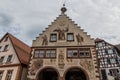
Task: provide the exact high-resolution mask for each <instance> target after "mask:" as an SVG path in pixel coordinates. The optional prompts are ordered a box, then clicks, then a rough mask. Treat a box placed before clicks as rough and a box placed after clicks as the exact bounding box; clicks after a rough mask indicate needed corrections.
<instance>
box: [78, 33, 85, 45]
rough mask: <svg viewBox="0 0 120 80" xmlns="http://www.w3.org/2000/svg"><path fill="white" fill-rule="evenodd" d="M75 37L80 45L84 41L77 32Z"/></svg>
mask: <svg viewBox="0 0 120 80" xmlns="http://www.w3.org/2000/svg"><path fill="white" fill-rule="evenodd" d="M76 39H77V42H78V44H81V45H82V42H83V41H84V39H83V37H82V36H81V35H80V34H79V33H78V35H76Z"/></svg>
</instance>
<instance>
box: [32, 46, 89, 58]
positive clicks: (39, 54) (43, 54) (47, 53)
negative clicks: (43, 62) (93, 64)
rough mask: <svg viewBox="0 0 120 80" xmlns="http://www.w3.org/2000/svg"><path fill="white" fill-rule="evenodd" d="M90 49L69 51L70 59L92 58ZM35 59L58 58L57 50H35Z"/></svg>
mask: <svg viewBox="0 0 120 80" xmlns="http://www.w3.org/2000/svg"><path fill="white" fill-rule="evenodd" d="M90 56H91V54H90V49H88V48H86V49H67V57H68V58H79V57H90ZM34 57H35V58H56V49H39V50H35V53H34Z"/></svg>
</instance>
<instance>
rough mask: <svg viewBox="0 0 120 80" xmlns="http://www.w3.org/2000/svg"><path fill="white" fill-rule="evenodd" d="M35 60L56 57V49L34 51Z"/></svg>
mask: <svg viewBox="0 0 120 80" xmlns="http://www.w3.org/2000/svg"><path fill="white" fill-rule="evenodd" d="M34 57H35V58H40V57H41V58H55V57H56V49H42V50H36V51H35V54H34Z"/></svg>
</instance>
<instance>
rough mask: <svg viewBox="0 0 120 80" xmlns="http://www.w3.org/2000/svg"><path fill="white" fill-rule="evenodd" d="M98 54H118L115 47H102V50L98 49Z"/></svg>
mask: <svg viewBox="0 0 120 80" xmlns="http://www.w3.org/2000/svg"><path fill="white" fill-rule="evenodd" d="M96 52H97V54H98V55H100V54H116V53H117V52H116V50H115V49H101V50H96Z"/></svg>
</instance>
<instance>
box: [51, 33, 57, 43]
mask: <svg viewBox="0 0 120 80" xmlns="http://www.w3.org/2000/svg"><path fill="white" fill-rule="evenodd" d="M50 41H51V42H56V41H57V34H51V35H50Z"/></svg>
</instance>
